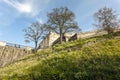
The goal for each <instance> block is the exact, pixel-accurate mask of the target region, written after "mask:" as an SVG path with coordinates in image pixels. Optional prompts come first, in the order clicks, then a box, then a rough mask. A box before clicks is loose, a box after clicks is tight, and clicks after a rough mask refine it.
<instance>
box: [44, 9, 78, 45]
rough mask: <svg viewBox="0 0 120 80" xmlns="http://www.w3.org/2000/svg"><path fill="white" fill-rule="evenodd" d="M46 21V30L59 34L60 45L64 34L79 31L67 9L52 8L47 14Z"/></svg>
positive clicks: (72, 14) (72, 15)
mask: <svg viewBox="0 0 120 80" xmlns="http://www.w3.org/2000/svg"><path fill="white" fill-rule="evenodd" d="M47 16H48V21H47V23H46V24H45V26H46V27H47V29H48V30H52V31H55V32H56V33H58V34H60V43H62V39H63V36H64V34H65V33H68V32H71V31H75V30H79V27H78V25H77V22H76V21H75V20H74V19H75V15H74V13H73V12H72V11H70V10H69V9H68V8H67V7H61V8H54V9H53V12H51V13H48V15H47Z"/></svg>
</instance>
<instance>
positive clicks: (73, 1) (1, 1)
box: [0, 0, 120, 46]
mask: <svg viewBox="0 0 120 80" xmlns="http://www.w3.org/2000/svg"><path fill="white" fill-rule="evenodd" d="M105 6H106V7H109V8H112V9H113V10H115V11H116V13H117V14H120V0H0V41H6V42H9V43H14V44H21V45H25V46H34V45H33V43H25V38H24V33H23V29H25V28H27V27H28V26H29V25H30V24H31V23H33V22H36V21H39V22H41V23H45V22H46V21H47V13H50V12H52V9H53V8H60V7H68V8H69V9H70V10H71V11H73V13H74V14H75V20H76V21H77V22H78V25H79V27H80V28H81V29H82V31H83V32H85V31H90V30H94V29H95V27H94V26H93V25H92V24H93V23H95V21H94V18H93V14H94V13H95V12H97V11H98V10H99V9H100V8H103V7H105Z"/></svg>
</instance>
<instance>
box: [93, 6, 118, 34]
mask: <svg viewBox="0 0 120 80" xmlns="http://www.w3.org/2000/svg"><path fill="white" fill-rule="evenodd" d="M117 17H118V15H117V14H116V13H115V11H113V10H112V9H111V8H107V7H104V8H101V9H99V10H98V12H96V13H95V14H94V18H95V21H96V24H94V25H95V26H96V27H97V28H99V29H102V30H105V31H107V32H108V34H111V33H113V32H114V29H116V28H117V27H119V20H118V19H117Z"/></svg>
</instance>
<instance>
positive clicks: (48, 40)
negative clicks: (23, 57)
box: [39, 30, 107, 49]
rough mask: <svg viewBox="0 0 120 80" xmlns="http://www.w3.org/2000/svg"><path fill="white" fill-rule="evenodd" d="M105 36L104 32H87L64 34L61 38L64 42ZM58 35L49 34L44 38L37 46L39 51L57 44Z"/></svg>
mask: <svg viewBox="0 0 120 80" xmlns="http://www.w3.org/2000/svg"><path fill="white" fill-rule="evenodd" d="M104 34H107V32H106V31H97V30H96V31H88V32H80V33H71V34H69V33H66V34H65V35H64V37H63V41H64V42H68V41H72V40H77V39H81V38H82V39H84V38H90V37H95V36H100V35H104ZM59 38H60V35H59V34H57V33H55V32H50V33H49V34H48V35H46V37H45V38H44V39H43V40H42V41H41V43H40V44H39V49H45V48H48V47H50V46H53V45H54V44H56V43H59Z"/></svg>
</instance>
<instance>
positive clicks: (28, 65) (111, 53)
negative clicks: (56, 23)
mask: <svg viewBox="0 0 120 80" xmlns="http://www.w3.org/2000/svg"><path fill="white" fill-rule="evenodd" d="M112 36H113V37H112ZM119 36H120V32H117V33H114V34H112V35H104V36H99V37H93V38H89V39H84V40H82V39H80V40H76V41H72V42H68V43H63V44H57V45H55V46H54V47H53V48H49V49H46V50H42V51H40V52H38V53H36V54H30V55H28V56H25V57H24V58H22V59H21V60H19V61H18V62H16V63H14V64H11V65H9V66H6V67H3V68H0V80H119V79H120V38H119ZM108 37H109V39H108Z"/></svg>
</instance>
